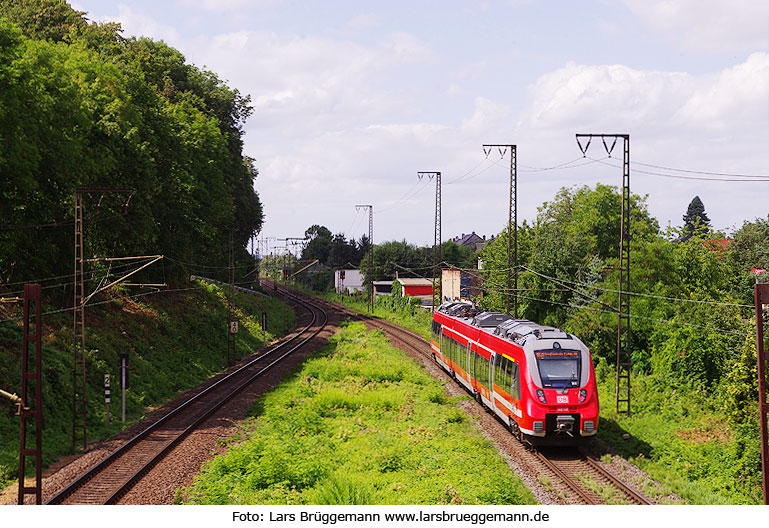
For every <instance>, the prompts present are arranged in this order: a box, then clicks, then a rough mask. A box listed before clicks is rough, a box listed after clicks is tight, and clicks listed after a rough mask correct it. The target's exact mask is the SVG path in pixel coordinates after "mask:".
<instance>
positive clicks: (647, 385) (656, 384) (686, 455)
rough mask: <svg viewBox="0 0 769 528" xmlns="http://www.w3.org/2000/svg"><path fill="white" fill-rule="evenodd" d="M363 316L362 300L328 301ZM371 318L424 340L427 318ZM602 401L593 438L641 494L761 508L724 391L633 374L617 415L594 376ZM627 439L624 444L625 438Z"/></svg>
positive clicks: (391, 313) (750, 444) (610, 377)
mask: <svg viewBox="0 0 769 528" xmlns="http://www.w3.org/2000/svg"><path fill="white" fill-rule="evenodd" d="M327 298H329V299H331V300H335V301H337V302H343V303H344V304H346V305H347V306H350V307H351V308H353V309H355V310H357V311H359V312H361V313H368V309H369V308H368V304H367V303H366V299H361V298H360V297H348V296H339V295H334V294H329V295H327ZM374 315H377V316H378V317H382V318H383V319H387V320H390V321H393V322H395V323H397V324H399V325H401V326H404V327H406V328H409V329H411V330H413V331H415V332H417V333H419V334H421V335H422V336H424V337H426V338H429V329H430V326H429V322H430V317H431V315H432V314H431V313H425V312H421V311H417V312H415V311H413V309H412V308H410V307H398V306H393V307H391V306H389V305H385V304H383V303H381V302H380V303H378V304H376V305H375V308H374ZM597 373H598V378H599V392H600V401H601V422H600V426H599V430H598V436H599V438H600V439H601V440H602V441H603V442H604V443H606V444H608V445H609V446H611V448H612V449H613V450H614V451H615V452H616V453H618V454H620V455H621V456H623V457H624V458H626V459H627V460H629V461H630V462H631V463H633V464H635V465H636V466H638V467H639V468H641V469H642V470H644V471H645V472H646V473H647V474H649V475H650V476H651V477H652V478H654V479H656V480H657V481H659V483H660V486H652V485H649V486H647V487H646V489H644V490H642V491H644V492H645V493H647V494H648V495H650V496H652V497H654V498H656V499H657V500H658V501H660V502H668V501H669V500H670V499H668V498H667V497H666V495H668V494H670V493H673V494H675V495H678V496H680V497H682V498H683V499H685V500H686V501H687V502H689V503H692V504H760V503H761V502H762V492H761V483H760V480H759V479H758V478H757V477H756V475H758V476H759V477H760V461H761V458H760V452H759V450H758V449H759V447H760V445H759V443H758V442H756V441H751V440H746V439H753V440H754V439H755V438H759V437H760V435H759V433H758V431H757V430H756V431H748V430H744V431H739V432H736V431H733V430H732V429H731V428H730V426H729V423H728V421H727V419H726V417H725V410H724V404H723V402H724V400H725V399H726V394H725V389H724V388H723V387H717V388H715V389H713V390H712V391H704V390H703V389H701V388H699V389H698V388H696V387H695V386H690V385H686V384H679V385H678V386H672V385H671V383H670V381H669V380H665V379H664V377H663V380H660V379H658V378H655V376H652V375H642V374H638V373H634V374H633V376H632V377H631V379H632V383H633V386H632V406H633V408H632V414H631V415H630V416H625V415H622V416H619V417H618V416H617V415H616V413H615V405H614V403H615V381H616V373H615V372H613V371H612V370H611V369H610V368H608V367H607V366H606V365H605V363H604V365H603V367H599V368H598V369H597ZM625 433H628V434H629V435H630V439H628V440H625V439H624V438H623V435H624V434H625Z"/></svg>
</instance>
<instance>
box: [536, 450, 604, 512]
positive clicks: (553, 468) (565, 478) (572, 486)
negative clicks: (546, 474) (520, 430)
mask: <svg viewBox="0 0 769 528" xmlns="http://www.w3.org/2000/svg"><path fill="white" fill-rule="evenodd" d="M532 452H533V453H534V455H535V456H536V457H537V458H538V459H539V461H540V462H542V463H543V464H545V465H546V466H547V467H548V469H550V471H552V472H553V473H555V474H556V475H558V478H560V479H561V480H562V481H563V482H564V484H566V485H567V486H568V487H569V488H570V489H571V490H572V491H573V492H575V493H576V494H577V495H579V497H580V498H581V499H582V500H583V501H585V503H586V504H597V503H596V502H595V501H594V500H593V498H592V497H591V496H590V495H588V494H587V493H586V492H585V490H584V489H582V487H581V486H580V485H579V484H577V483H576V482H574V480H572V478H571V477H570V476H569V475H567V474H566V473H565V472H564V471H563V470H562V469H561V468H559V467H558V466H557V465H556V464H555V463H554V462H553V461H552V460H550V459H549V458H548V457H547V456H545V455H543V454H542V453H540V452H539V451H537V450H536V449H535V450H532Z"/></svg>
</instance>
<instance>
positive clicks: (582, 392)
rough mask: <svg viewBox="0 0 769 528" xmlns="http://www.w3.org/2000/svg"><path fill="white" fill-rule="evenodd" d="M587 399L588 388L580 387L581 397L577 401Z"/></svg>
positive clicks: (581, 401)
mask: <svg viewBox="0 0 769 528" xmlns="http://www.w3.org/2000/svg"><path fill="white" fill-rule="evenodd" d="M586 399H587V389H579V398H578V399H577V401H578V402H579V403H584V402H585V400H586Z"/></svg>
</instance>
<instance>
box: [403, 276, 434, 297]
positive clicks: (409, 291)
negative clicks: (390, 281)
mask: <svg viewBox="0 0 769 528" xmlns="http://www.w3.org/2000/svg"><path fill="white" fill-rule="evenodd" d="M395 280H396V281H398V282H400V283H401V286H403V295H409V296H411V297H422V296H425V295H428V296H430V295H432V294H433V280H432V279H404V278H401V277H399V278H397V279H395Z"/></svg>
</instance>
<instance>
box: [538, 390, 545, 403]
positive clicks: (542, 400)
mask: <svg viewBox="0 0 769 528" xmlns="http://www.w3.org/2000/svg"><path fill="white" fill-rule="evenodd" d="M537 399H538V400H539V401H540V403H547V398H545V391H543V390H542V389H537Z"/></svg>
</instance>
